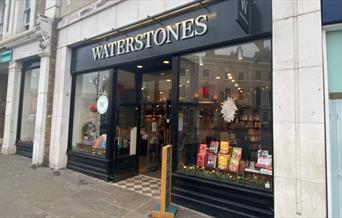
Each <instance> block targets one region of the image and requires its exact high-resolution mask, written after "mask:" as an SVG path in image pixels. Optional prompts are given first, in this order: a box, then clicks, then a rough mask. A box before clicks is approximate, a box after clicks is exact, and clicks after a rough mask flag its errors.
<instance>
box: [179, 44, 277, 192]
mask: <svg viewBox="0 0 342 218" xmlns="http://www.w3.org/2000/svg"><path fill="white" fill-rule="evenodd" d="M269 41H270V40H260V41H256V42H250V43H246V44H241V45H237V46H230V47H223V48H219V49H212V50H207V51H202V52H200V53H194V54H188V55H184V56H182V57H181V61H180V65H181V67H184V66H187V67H188V68H191V69H196V70H197V72H201V69H203V72H204V70H205V69H206V72H207V73H208V74H209V75H207V76H208V77H210V78H213V79H212V80H207V79H205V78H203V77H198V76H196V73H194V74H189V75H187V77H186V78H182V79H181V80H179V86H180V87H183V86H186V87H188V88H187V92H186V93H182V96H180V98H179V108H178V113H179V114H178V115H179V116H178V133H179V134H178V142H179V144H178V169H177V170H178V172H181V173H185V174H190V175H194V176H200V177H205V178H207V179H218V180H222V181H225V182H230V183H238V184H244V185H250V186H253V187H259V188H263V189H271V187H272V155H273V144H272V134H273V133H272V128H271V127H270V125H269V126H263V125H262V121H263V120H262V118H263V117H264V116H265V114H266V113H267V114H268V115H269V114H271V113H272V108H271V106H270V107H269V108H268V109H264V108H263V109H262V110H261V107H260V102H261V101H263V100H264V99H263V98H266V97H268V96H265V95H261V89H260V87H259V86H260V85H259V84H260V81H255V80H252V78H256V77H257V78H258V79H259V80H261V79H262V78H261V71H260V70H259V69H262V70H263V71H265V72H269V71H270V70H271V62H270V60H271V57H268V55H269V54H270V51H271V47H270V43H269ZM260 44H263V45H264V47H261V48H260V46H258V45H260ZM239 50H240V51H243V54H244V57H243V59H238V55H237V54H238V52H239ZM199 56H200V57H203V59H205V62H204V63H203V62H202V64H203V65H200V63H199V62H198V61H196V60H197V59H198V57H199ZM231 65H234V66H236V68H239V69H241V70H243V72H244V73H238V74H233V73H232V72H231V71H228V72H227V70H226V66H231ZM253 68H254V70H251V69H253ZM256 69H258V70H256ZM221 72H225V73H227V79H221V77H220V76H218V75H220V73H221ZM255 72H258V73H257V75H256V76H254V75H249V74H254V73H255ZM197 74H198V73H197ZM203 76H204V75H203ZM222 76H223V75H222ZM241 80H244V81H243V82H241ZM261 82H262V83H263V84H265V86H267V87H269V88H271V85H272V84H271V80H269V79H268V78H267V79H265V80H262V81H261ZM223 103H227V104H224V105H226V106H224V109H226V111H228V112H230V111H235V110H234V108H235V107H236V108H237V110H236V111H235V115H233V116H230V119H228V118H227V119H224V118H223V116H222V108H223V107H222V105H223ZM228 115H229V114H227V117H229V116H228ZM270 117H271V116H268V117H267V119H268V121H269V122H271V121H270V120H269V119H270Z"/></svg>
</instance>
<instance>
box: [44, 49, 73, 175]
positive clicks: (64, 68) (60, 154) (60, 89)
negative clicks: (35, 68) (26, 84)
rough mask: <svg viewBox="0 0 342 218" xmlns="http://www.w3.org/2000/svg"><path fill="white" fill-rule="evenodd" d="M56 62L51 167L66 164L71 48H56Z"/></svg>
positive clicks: (64, 165)
mask: <svg viewBox="0 0 342 218" xmlns="http://www.w3.org/2000/svg"><path fill="white" fill-rule="evenodd" d="M56 63H58V64H57V66H56V72H55V87H54V94H53V96H54V98H53V110H52V125H51V140H50V150H49V162H50V167H51V168H54V169H60V168H64V167H66V164H67V155H66V152H67V144H68V129H69V108H70V91H71V75H70V66H71V49H70V48H68V47H66V46H65V47H61V48H58V49H57V56H56Z"/></svg>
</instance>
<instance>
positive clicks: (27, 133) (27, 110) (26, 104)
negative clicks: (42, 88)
mask: <svg viewBox="0 0 342 218" xmlns="http://www.w3.org/2000/svg"><path fill="white" fill-rule="evenodd" d="M23 79H24V87H23V88H24V89H23V98H22V109H21V122H20V129H19V131H20V136H19V140H18V143H19V144H25V145H31V146H33V139H34V129H35V123H36V110H37V96H38V83H39V68H35V69H31V70H26V71H24V73H23Z"/></svg>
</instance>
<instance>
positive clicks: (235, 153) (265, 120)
mask: <svg viewBox="0 0 342 218" xmlns="http://www.w3.org/2000/svg"><path fill="white" fill-rule="evenodd" d="M248 3H250V4H248ZM249 16H250V17H249ZM271 21H272V15H271V1H261V0H260V1H259V0H257V1H254V2H253V4H252V2H250V1H244V0H241V1H240V0H239V1H235V0H228V1H202V2H194V3H190V4H187V5H184V6H182V7H179V8H176V9H174V10H172V11H168V12H166V13H163V14H160V15H157V16H154V17H150V18H148V19H144V20H141V21H139V22H137V23H135V24H132V25H129V26H126V27H123V28H120V29H118V30H114V31H113V32H109V33H108V34H105V35H103V36H99V37H97V38H94V39H92V40H88V41H86V42H83V43H79V44H78V45H75V46H74V48H73V50H72V64H71V75H72V88H71V90H72V91H71V110H70V124H69V138H68V163H67V167H68V168H70V169H73V170H76V171H79V172H82V173H86V174H88V175H92V176H95V177H98V178H101V179H104V180H108V181H109V180H113V181H118V180H120V179H123V178H127V177H130V176H133V175H136V174H138V173H140V174H145V175H148V176H152V177H157V178H158V177H159V178H160V150H161V148H162V147H163V146H164V145H166V144H172V145H173V188H172V200H173V201H174V202H175V203H178V204H181V205H184V206H187V207H190V208H193V209H195V210H199V211H202V212H204V213H208V214H212V215H215V216H218V217H250V216H254V217H273V169H272V160H273V125H272V88H273V87H272V52H271V51H272V47H271V46H272V42H271V36H272V22H271Z"/></svg>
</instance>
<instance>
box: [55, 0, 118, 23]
mask: <svg viewBox="0 0 342 218" xmlns="http://www.w3.org/2000/svg"><path fill="white" fill-rule="evenodd" d="M122 1H124V0H97V1H96V2H94V3H92V4H90V5H87V6H86V7H83V8H81V9H79V10H77V11H75V12H73V13H71V14H68V15H66V16H64V17H63V18H62V20H61V21H60V22H59V23H58V25H57V29H62V28H65V27H67V26H69V25H71V24H73V23H76V22H78V21H80V20H82V19H84V18H86V17H89V16H91V15H94V14H96V13H99V12H100V11H102V10H104V9H107V8H109V7H111V6H113V5H116V4H119V3H120V2H122Z"/></svg>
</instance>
